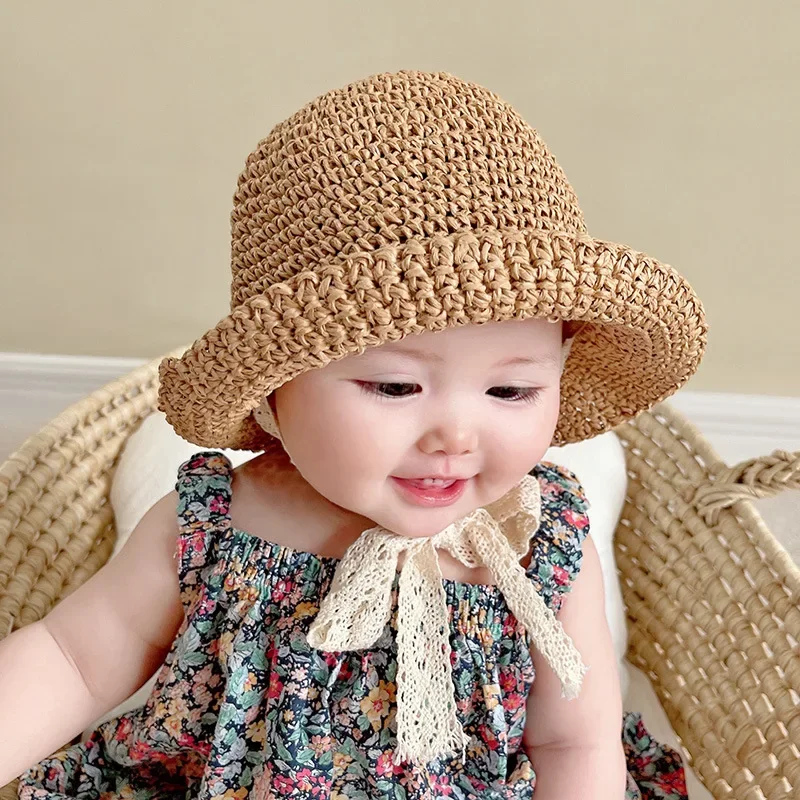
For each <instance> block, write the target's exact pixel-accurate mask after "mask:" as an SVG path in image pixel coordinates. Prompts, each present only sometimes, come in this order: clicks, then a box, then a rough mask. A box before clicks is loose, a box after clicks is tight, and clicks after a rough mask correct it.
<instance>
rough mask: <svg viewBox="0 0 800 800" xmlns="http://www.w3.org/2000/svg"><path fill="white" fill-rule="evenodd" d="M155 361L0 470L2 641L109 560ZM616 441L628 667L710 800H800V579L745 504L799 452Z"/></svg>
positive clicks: (653, 435) (57, 423)
mask: <svg viewBox="0 0 800 800" xmlns="http://www.w3.org/2000/svg"><path fill="white" fill-rule="evenodd" d="M181 352H182V349H181V350H178V351H175V353H173V354H170V355H179V354H180V353H181ZM160 360H161V359H160V358H159V359H155V360H154V361H152V362H150V363H149V364H146V365H144V366H142V367H139V368H138V369H136V370H135V371H133V372H132V373H130V374H129V375H127V376H125V377H124V378H122V379H120V380H117V381H114V382H112V383H110V384H108V385H107V386H105V387H104V388H102V389H99V390H97V391H96V392H94V393H92V394H91V395H90V396H89V397H87V398H86V399H84V400H82V401H81V402H79V403H76V404H75V405H73V406H71V407H70V408H68V409H67V410H66V411H64V412H63V413H61V414H60V415H59V416H58V417H56V419H55V420H53V422H51V423H50V424H48V425H47V426H46V427H45V428H44V429H43V430H41V431H40V432H39V433H37V434H36V435H34V436H32V437H31V438H29V439H28V440H27V441H26V442H25V443H24V444H23V445H22V446H21V447H20V448H19V449H18V450H17V451H16V452H15V453H14V454H13V455H12V456H11V457H10V458H9V459H8V460H7V461H6V463H5V464H3V465H2V467H0V638H2V637H3V636H5V635H7V634H8V633H10V632H11V631H12V630H13V629H15V628H18V627H22V626H23V625H27V624H28V623H30V622H33V621H34V620H38V619H41V618H42V617H43V616H44V615H45V614H47V612H48V611H49V610H50V609H51V608H52V607H53V605H54V604H55V603H56V602H57V601H58V600H59V599H60V598H62V597H64V596H65V595H66V594H68V593H69V592H71V591H72V590H73V589H75V588H76V587H78V586H79V585H80V584H81V583H83V582H84V581H85V580H87V579H88V578H89V577H90V576H91V575H92V574H93V573H94V572H96V571H97V570H98V569H99V568H100V567H101V566H102V564H103V563H104V562H105V561H106V560H107V559H108V557H109V555H110V554H111V551H112V548H113V544H114V536H115V530H114V518H113V514H112V510H111V506H110V504H109V502H108V497H109V489H110V485H111V479H112V475H113V471H114V467H115V464H116V462H117V458H118V457H119V455H120V452H121V450H122V448H123V445H124V444H125V441H126V439H127V437H128V436H129V435H130V434H131V433H132V432H133V431H134V430H135V429H136V427H137V426H138V424H139V423H140V422H141V421H142V420H143V419H144V418H145V417H146V416H147V415H148V414H150V413H151V412H152V411H154V410H155V408H156V390H157V377H158V373H157V365H158V363H159V361H160ZM616 432H617V433H618V435H619V436H620V438H621V439H622V441H623V444H624V446H625V449H626V453H627V466H628V474H629V485H628V491H627V500H626V504H625V508H624V511H623V517H622V520H621V522H620V525H619V527H618V529H617V533H616V556H617V561H618V567H619V571H620V578H621V581H622V589H623V594H624V598H625V603H626V607H627V613H628V625H629V634H630V646H629V651H628V658H629V660H630V661H631V662H632V663H633V664H634V665H636V666H637V667H639V668H640V669H642V670H643V671H644V672H645V673H646V674H647V675H648V676H649V678H650V680H651V681H652V683H653V686H654V688H655V690H656V693H657V695H658V697H659V699H660V701H661V703H662V705H663V707H664V709H665V711H666V713H667V716H668V717H669V719H670V721H671V723H672V726H673V728H674V729H675V731H676V733H677V734H678V736H679V737H680V739H681V742H682V745H683V747H684V752H683V755H684V757H685V758H686V759H687V761H688V763H690V764H691V766H692V767H693V768H694V770H695V772H696V773H697V775H698V777H700V779H701V780H702V781H703V783H704V784H705V785H706V787H707V788H708V789H709V790H710V792H711V793H712V794H713V795H714V797H716V798H733V799H734V800H755V798H769V800H778V799H779V798H781V800H783V799H784V798H788V797H798V796H800V752H798V747H799V746H800V705H799V703H798V699H799V698H798V692H799V691H800V654H799V653H798V640H800V610H799V609H798V598H800V570H798V568H797V566H796V565H795V564H794V563H793V562H792V561H791V559H790V558H789V556H788V554H787V553H786V551H785V550H784V549H783V548H782V547H781V546H780V545H779V544H778V543H777V541H776V540H775V539H774V537H773V536H772V535H771V534H770V532H769V531H768V530H767V529H766V527H765V526H764V523H763V521H762V520H761V518H760V516H759V515H758V513H757V512H756V511H755V509H754V507H753V505H752V503H751V502H750V500H752V499H753V498H756V497H764V496H767V495H771V494H775V493H776V492H778V491H779V490H780V489H782V488H800V454H790V453H786V452H782V451H777V452H775V453H773V454H772V455H771V456H768V457H765V458H761V459H756V460H753V461H748V462H745V463H743V464H740V465H738V466H736V467H732V468H729V467H726V466H725V465H724V464H723V463H722V462H721V461H720V459H719V457H718V456H717V455H716V454H715V452H714V450H713V449H712V448H711V446H710V445H709V444H708V442H707V441H706V440H705V439H704V438H703V437H702V436H701V435H700V434H699V433H698V431H697V430H696V429H695V428H694V427H692V425H690V424H689V423H688V422H687V421H686V420H685V419H683V418H682V417H681V416H680V415H679V414H678V413H677V412H676V411H675V410H674V409H672V408H671V407H670V406H669V405H667V404H663V403H662V404H661V405H660V406H657V407H656V408H654V409H653V410H652V411H650V412H647V413H644V414H641V415H639V417H637V419H636V420H635V421H633V422H630V423H626V424H624V425H622V426H620V427H619V428H618V429H617V431H616ZM15 789H16V787H15V784H14V783H12V784H9V785H8V786H6V787H5V788H3V789H0V798H3V800H5V799H6V798H8V800H11V798H14V797H16V792H15Z"/></svg>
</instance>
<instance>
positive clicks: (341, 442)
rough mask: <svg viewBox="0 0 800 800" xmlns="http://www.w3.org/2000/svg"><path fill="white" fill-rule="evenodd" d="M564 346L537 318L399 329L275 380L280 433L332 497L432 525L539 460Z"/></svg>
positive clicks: (415, 524) (356, 508) (433, 528)
mask: <svg viewBox="0 0 800 800" xmlns="http://www.w3.org/2000/svg"><path fill="white" fill-rule="evenodd" d="M561 352H562V343H561V323H555V324H554V323H550V322H548V321H546V320H524V321H512V322H502V323H488V324H485V325H467V326H465V327H461V328H451V329H448V330H446V331H442V332H437V333H425V334H421V335H419V336H410V337H406V338H405V339H403V340H402V341H400V342H396V343H391V344H386V345H383V346H381V347H377V348H372V349H370V350H368V351H367V352H365V353H364V354H362V355H360V356H350V357H347V358H344V359H342V360H341V361H337V362H335V363H332V364H329V365H327V366H326V367H324V368H323V369H319V370H311V371H310V372H307V373H304V374H303V375H300V376H299V377H297V378H295V379H294V380H292V381H290V382H289V383H287V384H286V385H284V386H283V387H281V388H280V389H278V390H277V392H276V396H275V401H276V405H277V419H278V425H279V426H280V430H281V436H282V438H283V441H284V443H285V446H286V449H287V450H288V452H289V454H290V455H291V457H292V460H293V461H294V463H295V465H296V466H297V468H298V470H299V471H300V473H301V474H302V476H303V477H304V478H305V480H306V481H308V483H310V484H311V486H313V487H314V489H316V490H317V491H318V492H319V493H320V494H321V495H323V496H324V497H326V498H327V499H328V500H330V501H331V502H333V503H335V504H336V505H338V506H341V507H343V508H346V509H349V510H350V511H353V512H355V513H357V514H360V515H361V516H364V517H367V518H368V519H371V520H373V521H374V522H375V523H377V524H378V525H381V526H383V527H384V528H387V529H388V530H391V531H394V532H396V533H399V534H401V535H403V536H415V537H423V536H432V535H434V534H436V533H438V532H439V531H441V530H443V529H444V528H446V527H447V526H448V525H449V524H450V523H452V522H454V521H455V520H457V519H459V518H460V517H463V516H465V515H466V514H469V513H470V512H471V511H474V510H475V509H476V508H479V507H481V506H485V505H487V504H488V503H492V502H494V501H495V500H497V499H498V498H500V497H502V496H503V495H504V494H505V493H506V492H508V491H509V490H510V489H512V488H513V487H514V486H515V485H516V484H517V483H519V481H520V480H521V479H522V478H523V477H524V476H525V474H526V473H527V472H528V471H529V470H530V469H532V467H533V466H534V465H535V464H536V463H537V462H538V461H540V460H541V458H542V456H543V454H544V453H545V451H546V450H547V448H548V447H549V446H550V442H551V440H552V436H553V432H554V431H555V427H556V424H557V421H558V414H559V384H560V379H561ZM426 478H444V479H445V480H444V481H441V480H439V481H435V482H433V483H432V482H431V481H429V480H428V481H426V480H424V479H426ZM453 481H455V482H453Z"/></svg>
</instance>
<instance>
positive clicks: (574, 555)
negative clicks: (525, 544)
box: [527, 461, 589, 613]
mask: <svg viewBox="0 0 800 800" xmlns="http://www.w3.org/2000/svg"><path fill="white" fill-rule="evenodd" d="M531 474H532V475H533V476H534V477H536V478H537V479H538V481H539V487H540V489H541V495H542V520H541V524H540V526H539V530H538V531H537V532H536V534H535V536H534V537H533V541H532V543H531V544H532V551H531V552H532V555H531V562H530V565H529V566H528V569H527V575H528V577H529V578H530V579H531V581H532V582H533V583H534V585H535V587H536V590H537V591H538V592H539V593H540V594H541V595H542V597H543V598H544V600H545V602H546V603H547V605H548V606H549V607H550V608H552V609H553V611H554V612H556V613H558V611H559V610H560V609H561V606H562V604H563V601H564V596H565V595H566V594H567V593H568V592H569V591H570V590H571V588H572V586H571V585H572V583H573V581H574V580H575V578H577V577H578V573H579V572H580V569H581V563H582V561H583V549H582V548H583V541H584V539H585V538H586V536H587V535H588V533H589V515H588V511H589V501H588V500H587V499H586V494H585V493H584V490H583V487H582V486H581V484H580V482H579V481H578V479H577V477H576V476H575V474H574V473H573V472H571V471H570V470H568V469H567V468H566V467H563V466H561V465H559V464H553V463H550V462H546V461H543V462H541V463H539V464H537V465H536V467H534V469H533V470H532V471H531Z"/></svg>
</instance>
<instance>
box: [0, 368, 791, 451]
mask: <svg viewBox="0 0 800 800" xmlns="http://www.w3.org/2000/svg"><path fill="white" fill-rule="evenodd" d="M147 360H148V359H145V358H141V359H136V358H102V357H96V356H59V355H39V354H35V353H0V419H1V420H2V425H1V426H0V458H5V457H6V455H8V454H9V453H10V452H11V451H12V450H13V449H14V448H16V447H17V446H18V445H19V444H21V443H22V441H24V439H25V438H26V437H27V436H29V435H31V434H32V433H35V432H36V431H37V430H38V429H39V428H40V427H42V425H44V424H45V423H47V422H48V421H49V420H51V419H52V418H53V417H54V416H56V415H57V414H58V413H59V412H60V411H62V410H63V409H65V408H66V407H67V406H69V405H71V404H72V403H75V402H77V401H78V400H80V399H81V398H83V397H85V396H86V395H87V394H89V393H90V392H92V391H93V390H95V389H98V388H100V387H101V386H104V385H105V384H106V383H108V382H109V381H112V380H114V379H115V378H119V377H121V376H122V375H125V374H127V373H128V372H130V371H131V370H132V369H134V368H136V367H138V366H140V365H141V364H143V363H145V362H146V361H147ZM669 402H670V403H671V404H672V405H674V406H675V407H676V408H677V409H678V410H679V411H681V413H683V414H685V415H686V417H687V418H688V419H689V420H691V421H692V422H693V423H694V424H695V425H696V426H697V427H698V428H699V429H700V430H701V431H702V432H703V434H704V435H705V436H706V437H707V438H708V439H709V441H710V442H711V444H712V445H713V446H714V448H715V449H716V450H717V452H718V453H719V454H720V456H721V457H722V458H723V460H725V461H726V462H728V463H734V462H736V461H740V460H742V459H745V458H753V457H755V456H759V455H763V454H765V453H770V452H772V451H773V450H776V449H782V450H791V451H795V450H800V397H771V396H768V395H745V394H726V393H719V392H688V391H684V390H680V391H679V392H677V393H676V394H675V395H674V396H673V397H671V398H670V400H669Z"/></svg>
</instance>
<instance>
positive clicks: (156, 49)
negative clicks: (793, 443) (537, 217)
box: [0, 0, 800, 395]
mask: <svg viewBox="0 0 800 800" xmlns="http://www.w3.org/2000/svg"><path fill="white" fill-rule="evenodd" d="M798 34H800V4H798V3H789V2H777V0H772V1H771V2H766V3H756V2H754V1H753V0H750V1H749V2H745V1H744V0H681V1H680V2H677V1H676V2H666V1H665V2H654V1H653V0H649V2H641V0H628V1H627V2H626V1H624V0H603V2H595V1H594V0H583V1H582V2H567V1H565V0H559V1H558V2H556V1H555V0H551V1H550V2H533V0H526V1H525V2H522V0H520V2H515V3H510V2H495V3H493V4H490V3H487V2H480V3H479V2H464V0H462V1H461V2H457V3H456V2H444V1H443V0H437V2H434V1H433V0H404V2H402V3H389V2H366V1H364V2H359V3H355V2H329V3H328V2H325V3H323V2H314V3H309V2H305V3H304V2H293V3H286V2H260V3H255V2H241V1H237V2H227V3H225V2H221V1H220V2H214V3H211V2H197V0H169V1H168V2H162V0H159V1H158V2H154V0H148V1H147V2H143V0H138V2H135V3H134V2H129V3H109V2H83V1H81V0H72V2H69V3H65V2H60V0H33V1H32V2H28V1H27V0H6V1H5V2H3V3H2V6H1V7H0V75H2V86H3V100H2V103H3V107H2V116H3V120H4V121H3V123H2V125H0V129H2V132H1V133H0V137H2V139H1V140H0V141H2V146H1V147H0V159H2V176H1V178H0V193H2V194H0V203H2V213H0V248H2V249H1V250H0V269H2V276H3V292H2V300H3V305H2V309H3V311H2V314H0V351H27V352H42V353H64V354H96V355H114V356H136V357H153V356H156V355H159V354H160V353H162V352H164V351H166V350H168V349H171V348H173V347H176V346H178V345H180V344H183V343H188V342H189V341H191V340H193V339H194V338H196V337H197V336H199V335H200V334H201V333H202V332H203V331H204V330H205V329H207V328H208V327H210V326H212V325H213V324H214V323H216V322H217V320H218V319H220V318H221V317H223V316H224V315H225V314H226V313H227V309H228V296H227V289H228V279H229V269H228V215H229V212H230V203H231V197H232V194H233V190H234V186H235V181H236V176H237V174H238V172H239V170H240V168H241V166H242V164H243V162H244V158H245V156H246V155H247V153H248V152H249V151H250V150H251V149H252V147H253V146H254V145H255V144H256V142H257V141H258V140H259V139H260V138H261V137H263V136H264V135H266V133H267V132H268V131H269V129H270V128H271V127H272V125H274V124H275V123H276V122H278V121H280V120H281V119H283V118H284V117H286V116H288V115H289V114H290V113H291V112H293V111H294V110H295V109H296V108H298V107H299V106H300V105H302V104H303V103H305V102H307V101H309V100H311V99H313V98H314V97H315V96H317V95H318V94H321V93H322V92H324V91H326V90H328V89H330V88H333V87H336V86H340V85H343V84H345V83H348V82H350V81H352V80H356V79H358V78H361V77H364V76H366V75H368V74H371V73H374V72H380V71H384V70H395V69H402V68H415V69H431V70H433V69H441V70H445V71H449V72H453V73H455V74H457V75H459V76H461V77H464V78H467V79H470V80H474V81H477V82H479V83H482V84H484V85H486V86H488V87H489V88H491V89H493V90H494V91H496V92H497V93H499V94H500V95H502V96H503V97H505V98H506V99H507V100H509V101H510V102H512V103H513V104H514V105H516V106H517V107H518V108H519V110H520V111H521V112H522V114H523V116H525V117H526V119H527V120H528V121H529V122H530V123H531V124H532V125H533V126H534V127H536V128H538V129H539V131H540V132H541V133H542V135H543V137H544V139H545V140H546V141H547V143H548V144H549V145H550V147H551V148H552V150H553V151H554V153H555V155H556V157H557V159H558V160H559V162H560V163H561V165H562V166H563V167H564V169H565V171H566V173H567V176H568V177H569V179H570V181H571V182H572V184H573V186H574V187H575V189H576V190H577V192H578V196H579V197H580V198H581V203H582V206H583V208H584V211H585V214H586V218H587V222H588V225H589V230H590V232H592V233H594V234H595V235H596V236H598V237H602V238H607V239H611V240H614V241H619V242H624V243H626V244H629V245H631V246H633V247H635V248H637V249H640V250H644V251H646V252H649V253H650V254H651V255H653V256H655V257H657V258H660V259H661V260H663V261H666V262H668V263H670V264H672V265H674V266H675V267H676V268H678V269H679V270H680V271H681V272H683V273H684V274H685V275H686V277H687V278H688V279H689V281H690V283H692V285H693V286H694V287H695V289H696V290H697V291H698V293H699V294H700V296H701V298H702V299H703V301H704V303H705V305H706V309H707V313H708V317H709V322H710V325H711V331H710V337H709V339H710V341H709V348H708V353H707V356H706V358H705V360H704V362H703V364H702V366H701V368H700V371H699V373H698V374H697V376H696V377H695V378H694V379H693V380H692V381H691V382H690V384H689V388H692V389H696V390H714V391H731V392H749V393H767V394H776V395H780V394H784V395H800V356H799V355H798V351H799V350H800V346H799V345H798V329H799V326H798V317H800V313H798V308H797V304H798V300H799V299H800V296H799V295H798V290H797V284H796V280H797V275H798V269H797V266H796V263H795V253H796V251H795V249H794V248H795V245H796V243H797V234H798V227H800V226H799V225H798V220H799V219H800V188H798V187H800V155H798V151H797V142H798V130H799V129H800V90H799V89H798V86H800V56H799V55H798V53H800V50H799V49H798V44H797V39H798Z"/></svg>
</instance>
